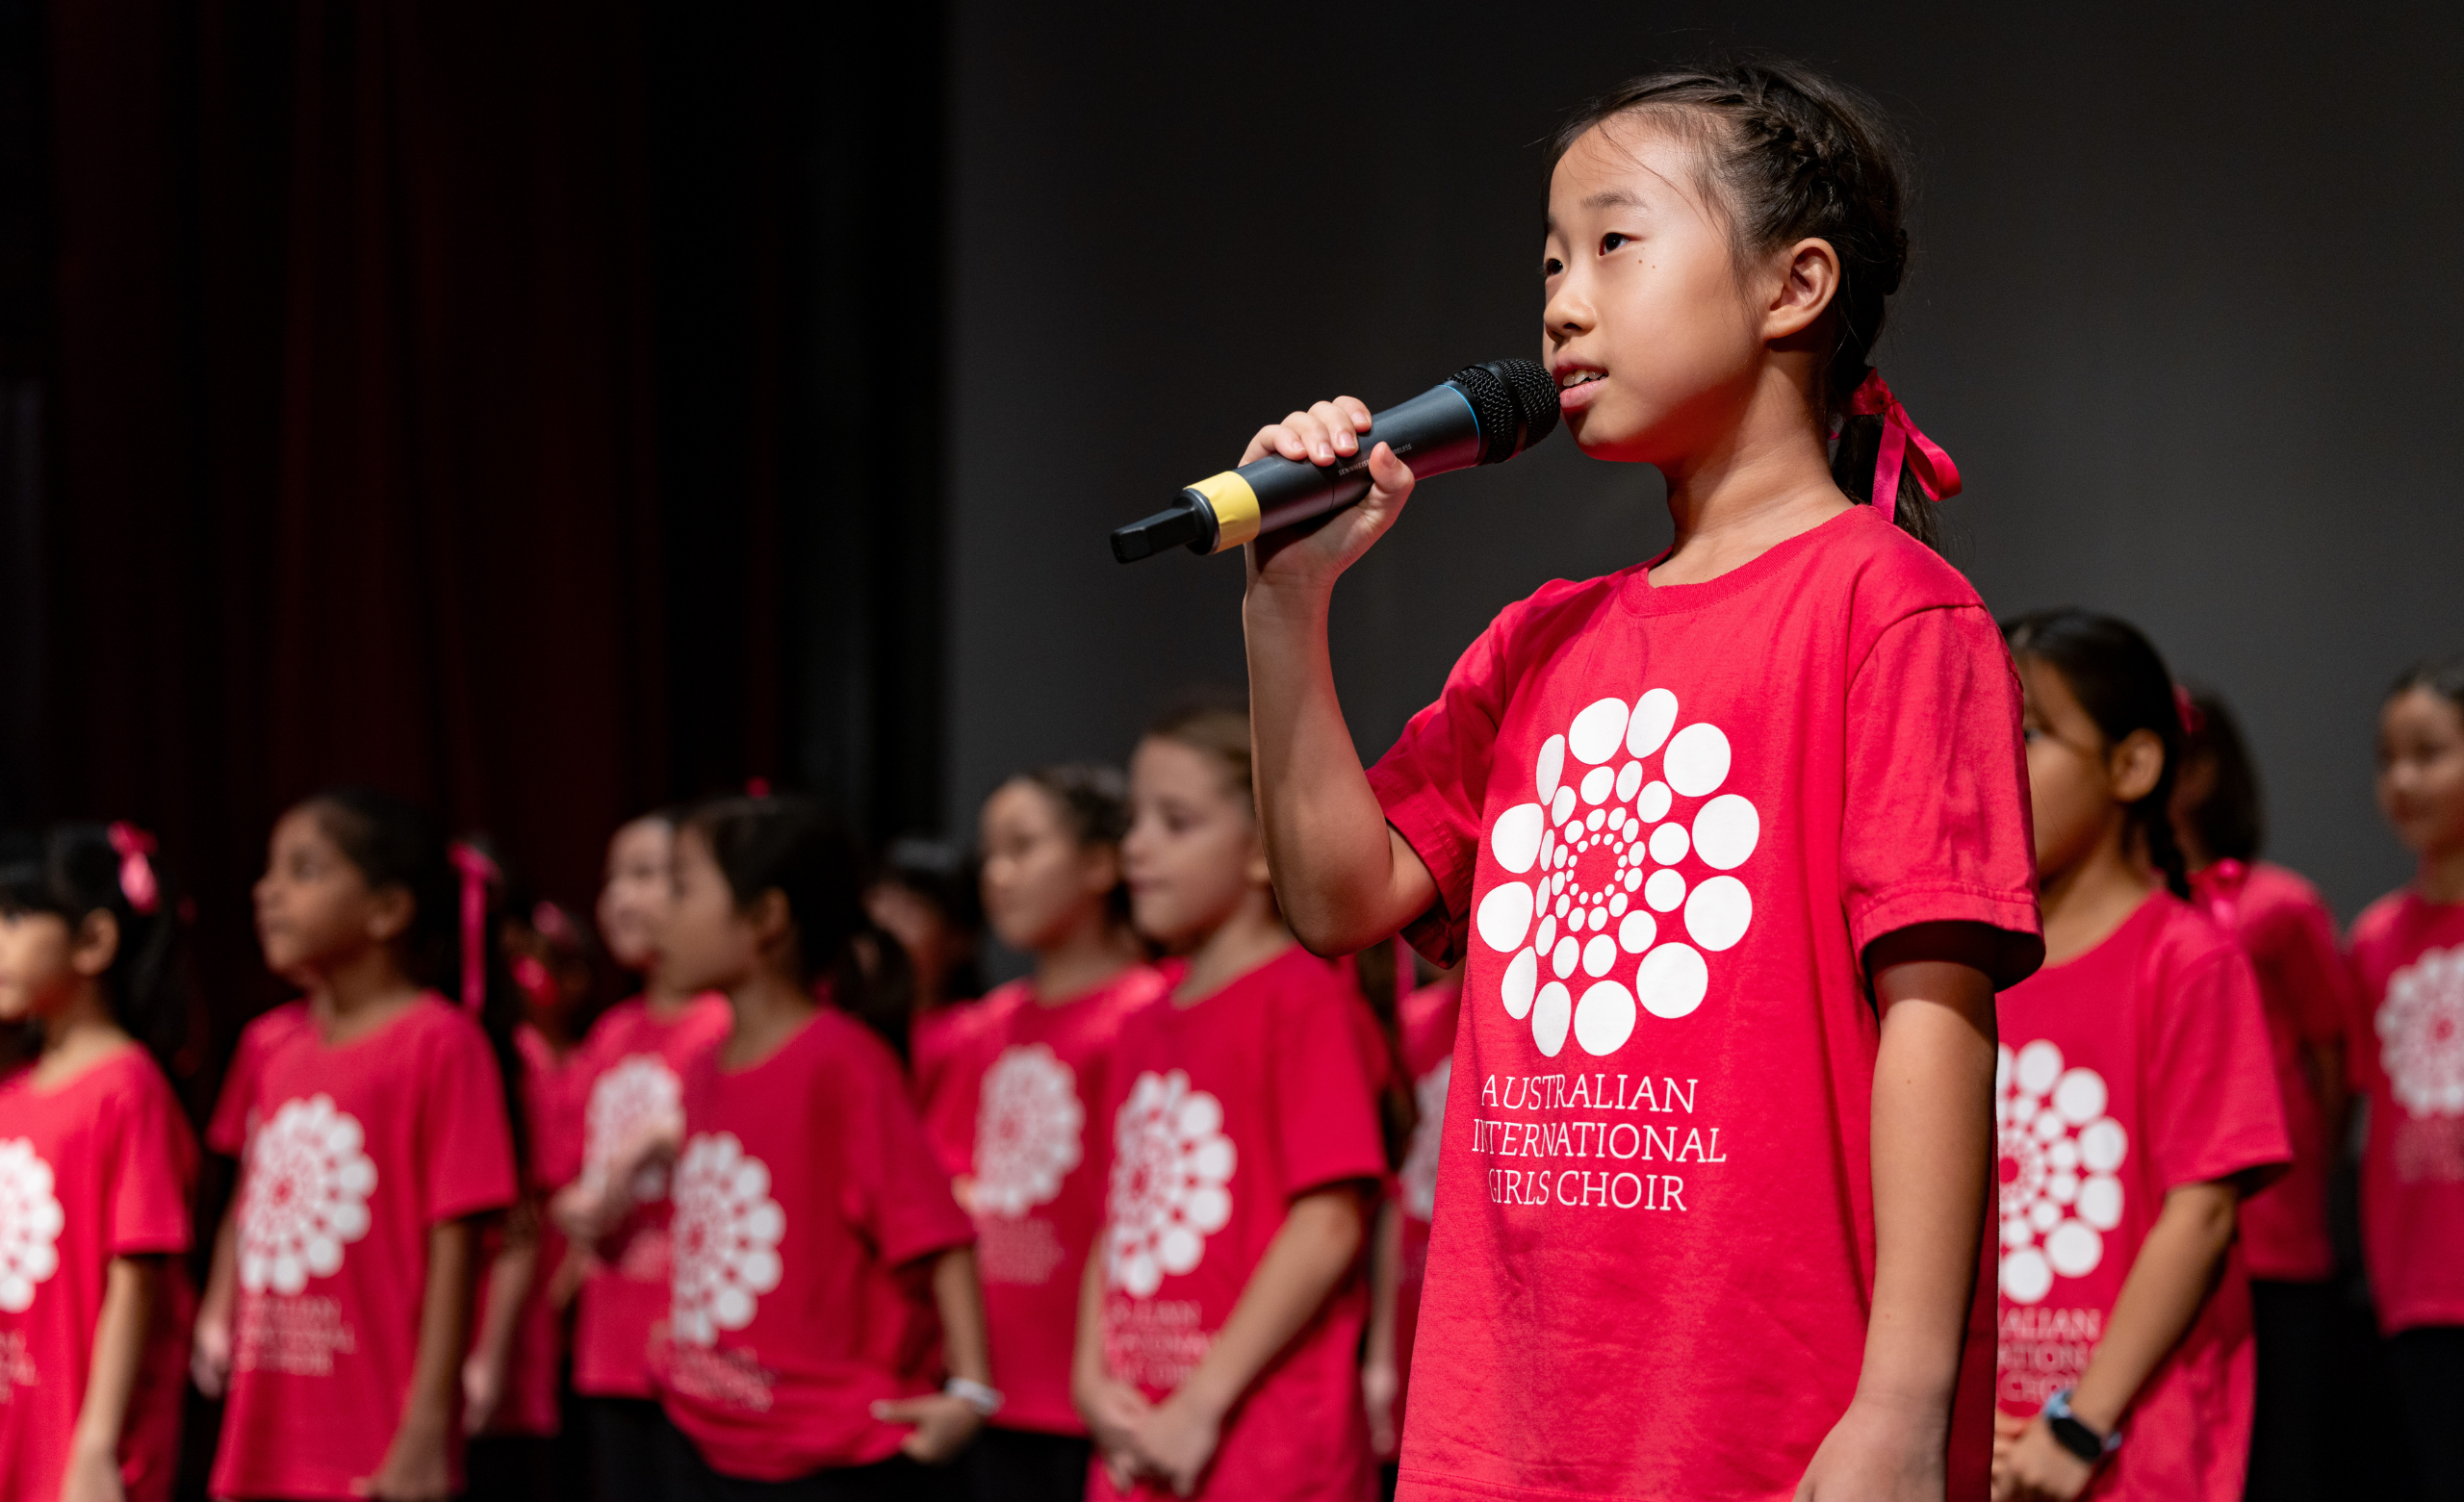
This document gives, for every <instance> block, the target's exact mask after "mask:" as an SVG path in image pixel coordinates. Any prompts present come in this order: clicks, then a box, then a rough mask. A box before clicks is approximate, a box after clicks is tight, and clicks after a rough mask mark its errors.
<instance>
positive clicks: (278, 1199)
mask: <svg viewBox="0 0 2464 1502" xmlns="http://www.w3.org/2000/svg"><path fill="white" fill-rule="evenodd" d="M241 1055H242V1058H243V1060H244V1065H241V1064H235V1067H234V1070H233V1073H232V1076H231V1077H230V1078H229V1079H228V1080H226V1081H225V1082H224V1084H223V1089H222V1099H221V1101H220V1102H219V1104H218V1105H217V1106H216V1107H215V1111H214V1120H213V1121H212V1122H211V1123H209V1124H208V1126H207V1128H206V1142H207V1145H209V1146H210V1147H212V1148H213V1149H214V1150H215V1151H216V1152H218V1153H224V1154H229V1155H232V1156H235V1157H236V1156H240V1155H241V1154H242V1153H243V1152H244V1153H245V1163H244V1170H243V1177H242V1180H241V1184H240V1201H239V1216H240V1224H239V1230H240V1248H239V1250H240V1267H239V1281H240V1292H239V1307H238V1309H237V1310H236V1311H234V1314H233V1317H232V1335H231V1345H232V1360H231V1387H230V1396H229V1398H228V1401H227V1402H226V1403H225V1405H224V1408H223V1413H222V1444H221V1449H220V1452H219V1453H218V1455H217V1456H216V1458H215V1463H214V1480H213V1491H214V1494H215V1495H217V1496H226V1497H330V1498H337V1499H342V1498H349V1497H353V1496H356V1495H358V1494H359V1493H360V1492H361V1491H362V1490H364V1489H365V1484H366V1481H367V1478H369V1477H370V1476H372V1475H373V1474H375V1471H376V1468H377V1466H378V1465H379V1464H382V1463H383V1461H384V1458H385V1450H386V1447H387V1446H388V1445H390V1444H391V1443H392V1442H393V1438H394V1432H395V1430H396V1429H397V1428H398V1426H399V1425H400V1422H401V1417H402V1405H403V1403H404V1402H405V1400H406V1399H407V1398H408V1396H409V1392H410V1382H411V1369H412V1364H413V1362H414V1361H415V1360H416V1359H417V1356H418V1353H419V1333H420V1330H419V1327H420V1306H421V1300H422V1298H423V1294H424V1289H425V1287H426V1286H427V1253H428V1233H429V1231H430V1230H431V1228H433V1227H435V1226H437V1225H439V1224H441V1223H443V1222H445V1221H449V1220H457V1219H460V1218H462V1217H465V1216H469V1215H476V1214H480V1213H483V1212H486V1211H490V1210H500V1209H504V1208H505V1207H506V1206H508V1205H510V1204H512V1203H513V1199H514V1193H515V1174H514V1162H513V1141H512V1135H511V1133H510V1131H509V1130H508V1125H507V1123H506V1120H505V1111H504V1088H503V1085H502V1083H501V1081H500V1080H499V1078H498V1075H497V1065H496V1056H495V1055H494V1054H493V1053H491V1052H490V1051H489V1048H488V1040H487V1037H486V1035H485V1034H483V1033H482V1032H480V1031H479V1025H478V1024H477V1023H476V1022H475V1021H474V1020H472V1018H471V1017H470V1015H469V1014H468V1013H466V1012H465V1011H463V1009H462V1008H461V1007H459V1006H455V1005H453V1004H452V1003H450V1002H448V1001H447V1000H445V999H444V998H443V997H441V996H435V995H430V996H428V997H426V998H424V999H423V1000H422V1001H420V1002H419V1003H418V1004H416V1005H414V1006H410V1007H408V1008H406V1009H405V1010H404V1011H403V1012H402V1013H401V1014H400V1015H399V1016H398V1017H396V1018H394V1019H392V1020H391V1021H389V1022H387V1023H386V1024H385V1025H384V1026H383V1027H381V1028H379V1029H377V1030H376V1031H373V1032H371V1033H368V1034H366V1035H365V1036H362V1037H358V1038H354V1039H352V1040H351V1041H350V1042H348V1043H346V1044H342V1045H340V1046H334V1045H329V1044H327V1043H326V1042H325V1040H324V1038H323V1036H322V1034H321V1031H320V1030H319V1029H318V1027H317V1026H316V1024H315V1022H314V1021H313V1020H312V1019H311V1018H310V1017H309V1015H308V1008H307V1004H306V1003H304V1002H294V1003H292V1004H290V1005H289V1006H283V1007H278V1008H276V1009H275V1010H274V1011H272V1012H270V1013H269V1014H268V1015H267V1016H265V1017H262V1018H259V1019H258V1020H257V1021H256V1022H254V1023H251V1024H250V1025H249V1027H248V1035H246V1036H244V1037H243V1039H242V1041H241ZM460 1460H461V1452H460V1447H459V1446H458V1445H457V1446H454V1447H453V1464H454V1465H455V1467H456V1476H457V1484H458V1476H459V1465H460Z"/></svg>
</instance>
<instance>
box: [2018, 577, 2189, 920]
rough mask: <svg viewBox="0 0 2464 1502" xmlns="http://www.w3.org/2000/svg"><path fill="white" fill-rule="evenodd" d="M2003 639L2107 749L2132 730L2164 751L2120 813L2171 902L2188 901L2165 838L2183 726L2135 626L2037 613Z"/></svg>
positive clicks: (2160, 666)
mask: <svg viewBox="0 0 2464 1502" xmlns="http://www.w3.org/2000/svg"><path fill="white" fill-rule="evenodd" d="M2002 636H2003V639H2004V640H2005V641H2007V642H2009V643H2010V644H2011V655H2012V656H2013V657H2014V658H2017V659H2019V660H2022V661H2035V662H2041V663H2043V664H2045V665H2046V666H2047V667H2050V668H2051V669H2053V671H2054V672H2056V673H2059V674H2061V675H2062V680H2063V682H2065V683H2066V684H2068V685H2069V686H2070V692H2071V695H2072V697H2074V698H2076V699H2077V700H2079V707H2080V708H2082V709H2085V710H2086V711H2087V712H2088V718H2089V719H2091V720H2093V721H2094V722H2096V729H2097V730H2098V731H2099V732H2100V733H2101V734H2103V736H2104V738H2105V744H2106V745H2108V746H2116V745H2119V744H2120V743H2121V742H2122V741H2123V740H2125V739H2127V738H2128V737H2129V736H2130V735H2131V734H2132V733H2134V732H2136V731H2139V730H2146V731H2149V732H2152V733H2153V734H2154V735H2155V736H2156V738H2157V739H2158V740H2159V741H2160V742H2162V743H2163V745H2164V748H2165V766H2164V770H2163V771H2161V772H2159V773H2158V774H2157V775H2156V785H2155V786H2154V787H2152V788H2150V789H2149V790H2148V792H2147V796H2145V797H2144V798H2142V799H2140V800H2138V801H2137V802H2133V803H2131V804H2130V805H2129V807H2128V818H2129V827H2130V828H2131V829H2132V830H2133V831H2135V832H2136V833H2137V834H2138V836H2139V837H2140V839H2142V840H2143V841H2144V842H2145V844H2146V850H2147V858H2148V859H2149V860H2150V861H2152V862H2153V863H2154V864H2155V866H2156V869H2157V870H2159V871H2161V872H2163V873H2164V874H2165V885H2166V886H2167V887H2168V888H2169V890H2170V891H2171V892H2172V894H2173V895H2174V896H2175V897H2179V898H2183V899H2185V900H2187V899H2188V898H2189V897H2190V895H2191V878H2190V867H2189V864H2188V862H2186V861H2185V860H2184V859H2183V858H2182V847H2181V845H2180V843H2179V842H2178V841H2176V840H2175V839H2174V837H2173V820H2172V815H2171V810H2172V806H2173V780H2174V776H2175V773H2176V772H2177V771H2178V770H2179V768H2180V767H2181V764H2182V744H2183V729H2184V727H2183V725H2182V710H2181V705H2180V703H2179V701H2177V700H2175V698H2174V696H2173V675H2171V674H2170V673H2169V672H2167V671H2166V668H2165V659H2164V658H2163V657H2162V656H2161V655H2159V654H2158V653H2157V650H2156V648H2155V646H2154V644H2152V643H2150V642H2149V641H2148V640H2147V638H2146V637H2144V636H2143V635H2141V634H2140V632H2139V628H2138V627H2137V626H2134V625H2132V624H2130V623H2129V622H2127V621H2122V620H2117V619H2116V618H2115V617H2113V616H2100V615H2095V614H2092V613H2091V612H2089V611H2085V610H2040V611H2038V612H2036V613H2035V614H2033V615H2025V616H2021V617H2019V618H2018V619H2017V620H2015V621H2007V622H2005V623H2003V625H2002Z"/></svg>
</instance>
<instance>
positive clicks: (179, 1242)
mask: <svg viewBox="0 0 2464 1502" xmlns="http://www.w3.org/2000/svg"><path fill="white" fill-rule="evenodd" d="M194 1249H195V1243H194V1242H193V1241H192V1239H191V1238H190V1236H189V1235H188V1234H187V1233H186V1232H169V1231H155V1232H140V1233H138V1234H137V1235H129V1236H123V1237H120V1238H119V1239H117V1240H116V1241H114V1242H113V1243H112V1248H111V1255H112V1256H114V1257H179V1256H182V1255H184V1254H186V1253H188V1252H191V1251H193V1250H194Z"/></svg>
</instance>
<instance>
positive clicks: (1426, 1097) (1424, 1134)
mask: <svg viewBox="0 0 2464 1502" xmlns="http://www.w3.org/2000/svg"><path fill="white" fill-rule="evenodd" d="M1453 1079H1454V1060H1453V1059H1452V1058H1441V1059H1439V1060H1438V1061H1437V1067H1436V1068H1435V1069H1432V1070H1430V1071H1429V1072H1428V1073H1426V1074H1424V1075H1423V1076H1421V1077H1420V1079H1419V1080H1418V1081H1417V1082H1414V1084H1413V1085H1412V1094H1413V1095H1414V1096H1415V1097H1417V1098H1418V1100H1419V1103H1420V1108H1421V1110H1420V1118H1421V1119H1420V1125H1418V1126H1416V1127H1414V1128H1413V1129H1412V1147H1411V1151H1410V1152H1408V1153H1406V1154H1404V1155H1403V1166H1402V1168H1401V1170H1400V1171H1399V1172H1398V1173H1397V1174H1396V1177H1397V1178H1398V1179H1399V1180H1400V1181H1401V1182H1402V1186H1403V1213H1404V1214H1406V1215H1409V1216H1411V1217H1412V1218H1413V1219H1415V1220H1434V1219H1435V1218H1436V1217H1437V1148H1438V1143H1439V1141H1440V1139H1441V1138H1442V1137H1443V1135H1444V1129H1445V1127H1446V1087H1447V1086H1448V1085H1449V1084H1450V1083H1451V1082H1452V1081H1453Z"/></svg>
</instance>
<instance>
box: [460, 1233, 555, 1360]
mask: <svg viewBox="0 0 2464 1502" xmlns="http://www.w3.org/2000/svg"><path fill="white" fill-rule="evenodd" d="M538 1276H539V1243H538V1242H537V1241H536V1240H522V1241H511V1242H508V1243H506V1245H505V1248H504V1250H503V1251H501V1252H499V1253H498V1254H497V1255H496V1260H494V1261H492V1262H490V1263H489V1264H488V1297H487V1307H486V1310H485V1311H484V1312H482V1314H481V1315H480V1319H479V1335H478V1338H477V1340H476V1341H475V1342H474V1344H475V1348H476V1350H477V1351H478V1354H479V1355H481V1356H483V1357H485V1358H486V1359H488V1360H489V1361H493V1362H502V1361H504V1360H505V1357H506V1355H507V1353H509V1352H510V1351H511V1350H512V1349H513V1333H514V1331H515V1329H517V1328H518V1327H519V1326H520V1325H521V1323H522V1306H523V1304H524V1303H525V1302H526V1301H527V1300H528V1299H529V1297H530V1286H531V1284H532V1282H533V1281H534V1280H535V1279H537V1277H538Z"/></svg>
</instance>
